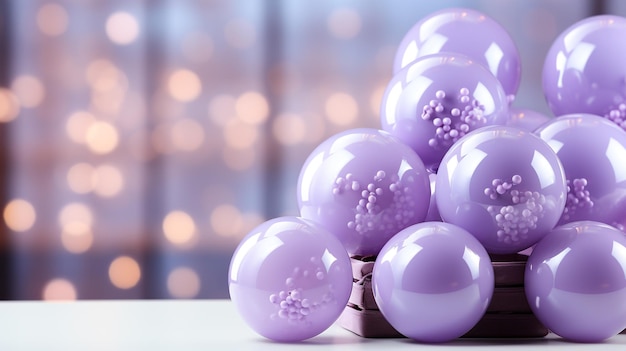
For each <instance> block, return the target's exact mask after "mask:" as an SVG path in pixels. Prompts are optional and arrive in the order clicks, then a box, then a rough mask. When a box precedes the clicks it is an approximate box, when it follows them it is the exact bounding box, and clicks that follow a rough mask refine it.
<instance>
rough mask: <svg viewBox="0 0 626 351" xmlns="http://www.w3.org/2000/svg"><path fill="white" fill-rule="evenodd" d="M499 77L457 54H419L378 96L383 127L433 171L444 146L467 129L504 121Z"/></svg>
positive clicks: (504, 100) (504, 105)
mask: <svg viewBox="0 0 626 351" xmlns="http://www.w3.org/2000/svg"><path fill="white" fill-rule="evenodd" d="M508 108H509V105H508V101H507V98H506V94H505V92H504V90H503V88H502V85H501V84H500V82H499V81H498V80H497V79H496V78H495V77H494V76H493V74H491V73H490V72H489V71H488V70H487V69H486V68H484V67H483V66H481V65H480V64H478V63H476V62H475V61H472V60H471V59H469V58H467V57H465V56H462V55H460V54H452V53H444V54H434V55H429V56H424V57H420V58H419V59H417V60H416V61H413V62H412V63H411V64H410V65H409V66H407V67H405V68H403V69H402V70H400V71H398V72H397V73H396V74H395V75H394V77H393V78H392V79H391V81H390V82H389V83H388V84H387V88H386V90H385V93H384V95H383V99H382V103H381V109H380V115H381V117H380V118H381V125H382V129H384V130H386V131H387V132H389V133H391V134H392V135H394V136H396V137H397V138H399V139H400V140H401V141H402V142H403V143H405V144H407V145H409V146H410V147H411V148H412V149H413V150H414V151H415V152H416V153H417V154H418V155H419V156H420V158H421V159H422V161H423V162H424V164H425V165H426V168H428V169H429V170H431V171H436V170H437V168H438V166H439V162H440V161H441V158H442V157H443V155H444V154H445V153H446V151H447V150H448V149H449V148H450V146H452V145H453V144H454V143H455V142H457V141H458V140H459V139H460V138H462V137H463V136H464V135H466V134H467V133H469V132H471V131H472V130H476V129H478V128H481V127H484V126H488V125H503V124H505V123H506V121H507V120H508V118H509V117H508V116H509V112H508Z"/></svg>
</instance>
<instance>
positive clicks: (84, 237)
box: [61, 222, 94, 254]
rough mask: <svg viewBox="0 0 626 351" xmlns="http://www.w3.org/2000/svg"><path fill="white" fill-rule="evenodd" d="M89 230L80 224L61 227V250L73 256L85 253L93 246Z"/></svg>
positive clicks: (75, 223) (71, 223) (72, 223)
mask: <svg viewBox="0 0 626 351" xmlns="http://www.w3.org/2000/svg"><path fill="white" fill-rule="evenodd" d="M93 239H94V238H93V233H92V231H91V228H90V227H89V226H88V225H86V224H85V223H82V222H70V223H68V224H66V225H65V226H63V231H62V232H61V244H62V245H63V248H65V250H67V251H68V252H71V253H73V254H82V253H85V252H87V251H88V250H89V249H90V248H91V247H92V245H93Z"/></svg>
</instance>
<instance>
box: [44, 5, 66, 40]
mask: <svg viewBox="0 0 626 351" xmlns="http://www.w3.org/2000/svg"><path fill="white" fill-rule="evenodd" d="M67 25H68V15H67V11H65V8H64V7H63V6H61V5H59V4H55V3H47V4H44V5H42V6H41V7H40V8H39V10H38V11H37V27H39V30H40V31H41V32H42V33H43V34H45V35H48V36H51V37H56V36H59V35H62V34H63V33H65V31H66V30H67Z"/></svg>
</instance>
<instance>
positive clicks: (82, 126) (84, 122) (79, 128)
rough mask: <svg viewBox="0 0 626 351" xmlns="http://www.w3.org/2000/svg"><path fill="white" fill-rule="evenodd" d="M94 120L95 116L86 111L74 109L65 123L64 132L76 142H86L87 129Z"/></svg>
mask: <svg viewBox="0 0 626 351" xmlns="http://www.w3.org/2000/svg"><path fill="white" fill-rule="evenodd" d="M94 122H96V117H94V116H93V115H92V114H91V113H89V112H86V111H76V112H74V113H72V114H71V115H70V116H69V117H68V118H67V122H66V123H65V132H66V133H67V135H68V136H69V138H70V139H71V140H72V141H73V142H75V143H78V144H84V143H85V142H86V136H87V130H89V127H90V126H91V125H92V124H93V123H94Z"/></svg>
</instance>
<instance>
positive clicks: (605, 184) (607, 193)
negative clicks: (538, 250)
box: [535, 114, 626, 226]
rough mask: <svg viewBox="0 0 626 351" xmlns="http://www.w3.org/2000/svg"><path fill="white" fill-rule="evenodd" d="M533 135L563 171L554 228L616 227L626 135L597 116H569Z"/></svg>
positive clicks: (623, 205)
mask: <svg viewBox="0 0 626 351" xmlns="http://www.w3.org/2000/svg"><path fill="white" fill-rule="evenodd" d="M535 134H537V135H538V136H539V137H540V138H541V139H543V140H545V141H546V142H547V143H548V145H550V147H552V149H553V150H554V151H555V152H556V154H557V156H558V157H559V159H560V160H561V163H562V164H563V169H564V170H565V176H566V178H567V187H568V192H567V201H566V203H565V210H564V211H563V215H562V217H561V220H560V222H559V224H564V223H568V222H574V221H581V220H591V221H598V222H603V223H606V224H610V225H612V226H617V225H618V224H619V223H620V222H621V221H622V220H623V218H624V217H625V216H626V132H625V131H624V130H622V129H621V128H619V127H618V126H616V125H615V124H614V123H612V122H610V121H608V120H606V119H605V118H602V117H600V116H595V115H589V114H571V115H565V116H561V117H558V118H556V119H554V120H552V121H550V122H549V123H547V124H545V125H543V126H542V127H541V128H539V129H538V130H537V131H535Z"/></svg>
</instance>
